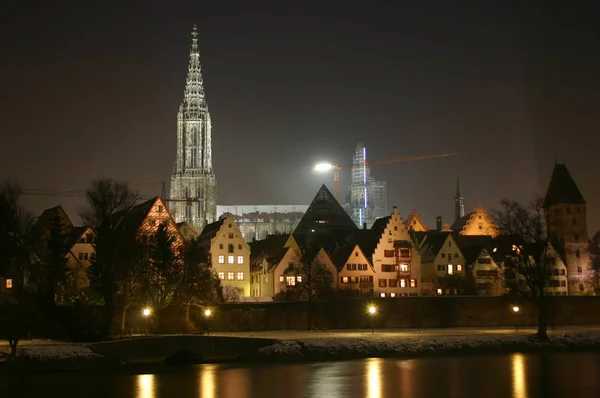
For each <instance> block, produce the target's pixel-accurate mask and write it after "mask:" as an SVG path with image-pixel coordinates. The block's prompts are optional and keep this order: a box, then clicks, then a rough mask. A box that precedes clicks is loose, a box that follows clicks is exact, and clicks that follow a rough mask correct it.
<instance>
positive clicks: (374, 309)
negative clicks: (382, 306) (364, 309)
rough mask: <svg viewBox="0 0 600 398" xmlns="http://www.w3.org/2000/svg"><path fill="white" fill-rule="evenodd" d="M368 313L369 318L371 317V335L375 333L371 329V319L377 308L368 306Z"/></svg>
mask: <svg viewBox="0 0 600 398" xmlns="http://www.w3.org/2000/svg"><path fill="white" fill-rule="evenodd" d="M368 311H369V316H370V317H371V334H375V331H374V329H373V317H374V316H375V314H376V313H377V308H375V306H374V305H371V306H369V310H368Z"/></svg>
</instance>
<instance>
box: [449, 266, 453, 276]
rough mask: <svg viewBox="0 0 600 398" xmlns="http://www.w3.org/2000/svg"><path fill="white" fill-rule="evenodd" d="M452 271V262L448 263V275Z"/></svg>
mask: <svg viewBox="0 0 600 398" xmlns="http://www.w3.org/2000/svg"><path fill="white" fill-rule="evenodd" d="M453 273H454V266H453V265H452V264H448V275H452V274H453Z"/></svg>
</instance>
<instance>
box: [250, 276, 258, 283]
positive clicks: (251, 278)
mask: <svg viewBox="0 0 600 398" xmlns="http://www.w3.org/2000/svg"><path fill="white" fill-rule="evenodd" d="M257 279H258V277H257ZM250 283H254V275H250Z"/></svg>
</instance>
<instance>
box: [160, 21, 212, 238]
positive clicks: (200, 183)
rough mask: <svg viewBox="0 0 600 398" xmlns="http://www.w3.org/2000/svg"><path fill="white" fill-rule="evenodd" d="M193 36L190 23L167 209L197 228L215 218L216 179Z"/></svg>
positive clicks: (178, 219) (194, 34)
mask: <svg viewBox="0 0 600 398" xmlns="http://www.w3.org/2000/svg"><path fill="white" fill-rule="evenodd" d="M197 37H198V32H197V30H196V27H195V26H194V30H193V31H192V47H191V50H190V60H189V65H188V74H187V80H186V86H185V93H184V98H183V102H182V104H181V105H180V106H179V112H178V113H177V158H176V160H175V167H174V169H173V175H172V176H171V192H170V199H171V202H170V210H171V214H173V216H174V217H175V220H176V221H177V222H178V223H179V222H186V223H187V224H188V225H189V226H190V227H192V228H194V229H195V230H196V231H200V230H202V228H203V227H204V226H206V225H207V224H210V223H212V222H214V221H216V219H217V181H216V178H215V175H214V173H213V168H212V144H211V127H212V126H211V120H210V114H209V112H208V106H207V104H206V98H205V94H204V86H203V81H202V72H201V69H200V54H199V52H198V39H197Z"/></svg>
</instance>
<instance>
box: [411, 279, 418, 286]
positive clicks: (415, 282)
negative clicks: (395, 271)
mask: <svg viewBox="0 0 600 398" xmlns="http://www.w3.org/2000/svg"><path fill="white" fill-rule="evenodd" d="M410 287H417V280H416V279H411V280H410Z"/></svg>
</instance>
